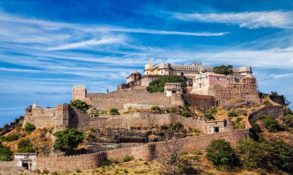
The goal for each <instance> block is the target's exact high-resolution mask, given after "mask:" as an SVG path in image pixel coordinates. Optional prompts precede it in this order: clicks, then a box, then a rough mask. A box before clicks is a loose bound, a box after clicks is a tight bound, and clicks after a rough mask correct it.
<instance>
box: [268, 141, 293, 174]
mask: <svg viewBox="0 0 293 175" xmlns="http://www.w3.org/2000/svg"><path fill="white" fill-rule="evenodd" d="M263 148H265V149H266V151H267V153H268V155H269V157H268V158H267V159H268V160H269V161H271V163H270V164H272V165H274V166H277V167H278V168H279V169H280V170H283V171H287V172H289V173H290V172H291V173H292V172H293V147H292V145H289V144H287V143H285V142H284V141H281V140H276V139H273V140H269V141H267V142H265V146H264V147H263Z"/></svg>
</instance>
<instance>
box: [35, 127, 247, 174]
mask: <svg viewBox="0 0 293 175" xmlns="http://www.w3.org/2000/svg"><path fill="white" fill-rule="evenodd" d="M245 138H248V130H237V131H233V132H226V133H218V134H212V135H202V136H193V137H186V138H181V139H178V140H177V141H176V143H178V144H179V145H180V152H182V153H183V152H191V151H196V150H203V149H205V148H206V146H208V145H209V144H210V142H211V141H212V140H215V139H225V140H226V141H228V142H230V143H231V144H236V143H237V142H238V141H239V140H240V139H245ZM172 144H173V142H172V140H171V141H167V142H156V143H148V144H144V145H142V146H137V147H126V148H119V149H114V150H108V151H104V152H98V153H92V154H84V155H76V156H52V157H43V158H42V157H40V158H37V169H39V170H45V169H46V170H48V171H50V172H55V171H57V172H65V171H76V170H86V169H94V168H97V167H98V166H99V165H100V163H101V161H102V160H104V159H106V158H107V159H109V160H114V161H123V159H124V158H125V157H126V156H133V157H134V159H136V160H138V159H142V160H147V161H148V160H153V159H155V158H158V157H163V156H166V155H168V151H167V149H168V147H170V146H172ZM69 162H70V163H69Z"/></svg>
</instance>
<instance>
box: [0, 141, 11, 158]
mask: <svg viewBox="0 0 293 175" xmlns="http://www.w3.org/2000/svg"><path fill="white" fill-rule="evenodd" d="M8 160H12V152H11V150H10V148H9V147H6V146H3V145H0V161H8Z"/></svg>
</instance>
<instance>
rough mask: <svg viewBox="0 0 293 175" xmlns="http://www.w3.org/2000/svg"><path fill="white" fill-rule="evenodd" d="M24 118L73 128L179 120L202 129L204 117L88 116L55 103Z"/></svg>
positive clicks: (148, 124) (141, 125) (149, 124)
mask: <svg viewBox="0 0 293 175" xmlns="http://www.w3.org/2000/svg"><path fill="white" fill-rule="evenodd" d="M25 121H28V122H30V123H32V124H34V125H35V126H36V127H37V128H48V127H49V128H56V129H62V128H66V127H69V128H77V129H79V130H82V131H84V130H87V129H89V128H93V129H107V128H152V127H160V126H162V125H169V124H171V123H175V122H179V123H181V124H183V125H184V126H185V127H186V128H197V129H199V130H200V131H201V132H205V131H206V125H205V120H201V119H193V118H185V117H182V116H179V115H176V114H173V113H168V114H155V113H148V112H144V113H130V114H121V115H112V116H111V115H110V116H109V115H105V116H98V117H90V116H88V115H87V114H86V113H84V112H81V111H80V110H78V109H76V108H71V107H70V106H69V105H67V104H64V105H58V106H57V107H56V108H49V109H47V108H46V109H42V108H35V109H32V111H31V112H30V113H27V115H26V117H25Z"/></svg>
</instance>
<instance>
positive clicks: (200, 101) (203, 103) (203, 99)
mask: <svg viewBox="0 0 293 175" xmlns="http://www.w3.org/2000/svg"><path fill="white" fill-rule="evenodd" d="M183 98H184V100H185V102H186V103H187V104H188V105H191V106H195V107H198V108H203V109H209V108H211V107H213V106H215V105H216V101H215V98H214V97H213V96H208V95H197V94H184V95H183Z"/></svg>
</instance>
